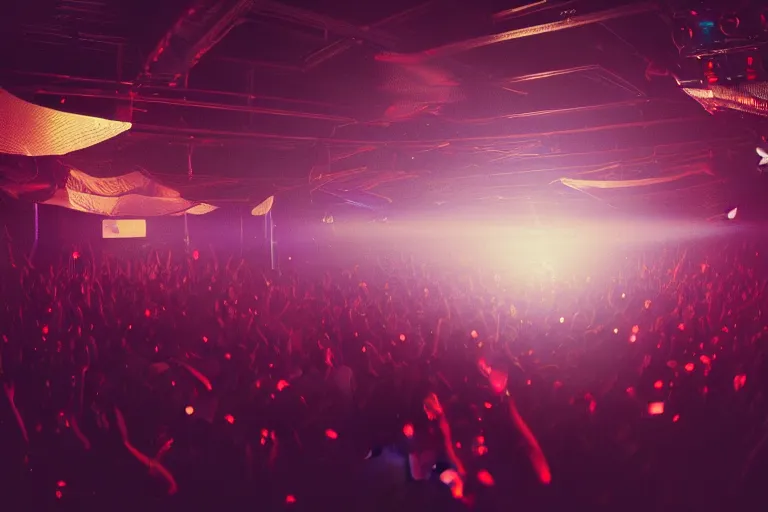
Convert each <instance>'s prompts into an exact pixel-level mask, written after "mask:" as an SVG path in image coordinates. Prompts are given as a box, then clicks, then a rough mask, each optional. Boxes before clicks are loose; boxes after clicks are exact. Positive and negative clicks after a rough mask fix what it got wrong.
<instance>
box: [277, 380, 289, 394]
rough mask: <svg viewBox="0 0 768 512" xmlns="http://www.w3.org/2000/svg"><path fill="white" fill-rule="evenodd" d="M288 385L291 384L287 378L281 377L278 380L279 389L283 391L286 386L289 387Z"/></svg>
mask: <svg viewBox="0 0 768 512" xmlns="http://www.w3.org/2000/svg"><path fill="white" fill-rule="evenodd" d="M288 386H290V384H289V383H288V381H287V380H283V379H280V380H279V381H277V390H278V391H282V390H284V389H285V388H287V387H288Z"/></svg>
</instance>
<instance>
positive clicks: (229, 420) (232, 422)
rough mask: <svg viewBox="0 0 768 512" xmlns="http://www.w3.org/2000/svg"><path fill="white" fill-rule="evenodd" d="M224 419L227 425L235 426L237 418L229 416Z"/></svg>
mask: <svg viewBox="0 0 768 512" xmlns="http://www.w3.org/2000/svg"><path fill="white" fill-rule="evenodd" d="M224 419H225V420H226V422H227V423H229V424H230V425H233V424H234V423H235V417H234V416H232V415H231V414H227V415H226V416H224Z"/></svg>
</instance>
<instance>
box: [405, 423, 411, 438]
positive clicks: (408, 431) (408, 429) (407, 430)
mask: <svg viewBox="0 0 768 512" xmlns="http://www.w3.org/2000/svg"><path fill="white" fill-rule="evenodd" d="M403 434H404V435H405V437H407V438H408V439H410V438H412V437H413V425H411V424H410V423H406V424H405V426H403Z"/></svg>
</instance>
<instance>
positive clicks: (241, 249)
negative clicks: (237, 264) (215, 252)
mask: <svg viewBox="0 0 768 512" xmlns="http://www.w3.org/2000/svg"><path fill="white" fill-rule="evenodd" d="M242 256H243V209H242V208H241V209H240V257H242Z"/></svg>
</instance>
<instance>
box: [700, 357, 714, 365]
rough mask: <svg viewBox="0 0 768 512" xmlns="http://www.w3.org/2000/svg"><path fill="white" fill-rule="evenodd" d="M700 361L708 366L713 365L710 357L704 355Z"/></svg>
mask: <svg viewBox="0 0 768 512" xmlns="http://www.w3.org/2000/svg"><path fill="white" fill-rule="evenodd" d="M699 361H701V363H702V364H706V365H710V364H712V360H711V359H710V358H709V356H704V355H702V356H701V357H700V358H699Z"/></svg>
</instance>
